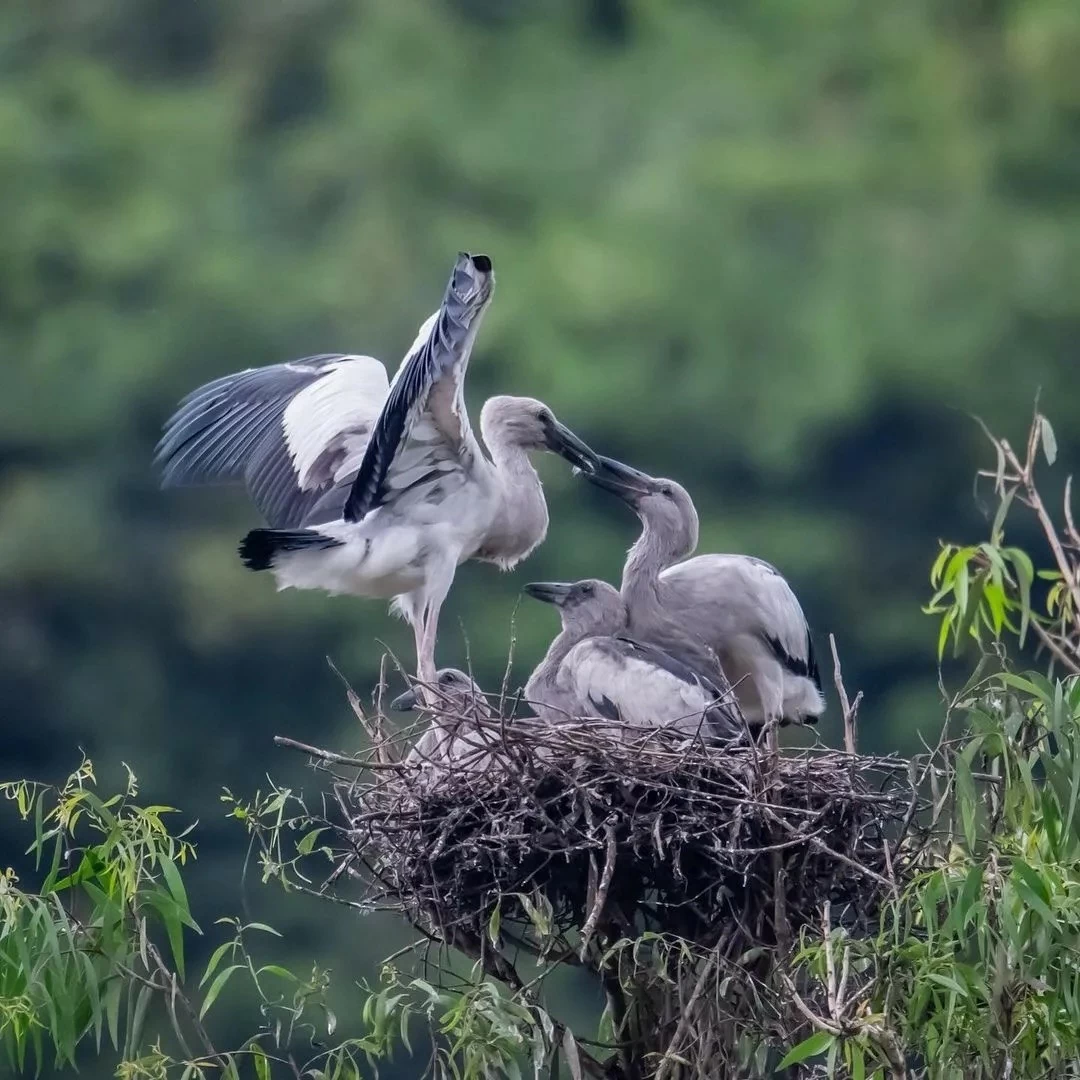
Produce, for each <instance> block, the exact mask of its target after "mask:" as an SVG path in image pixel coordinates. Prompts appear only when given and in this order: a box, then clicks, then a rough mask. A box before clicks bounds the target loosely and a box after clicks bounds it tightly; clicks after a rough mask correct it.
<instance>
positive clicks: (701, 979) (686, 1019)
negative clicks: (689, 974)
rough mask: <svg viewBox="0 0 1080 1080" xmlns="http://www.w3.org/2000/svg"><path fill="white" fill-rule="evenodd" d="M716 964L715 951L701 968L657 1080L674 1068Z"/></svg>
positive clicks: (658, 1072)
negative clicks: (676, 1057)
mask: <svg viewBox="0 0 1080 1080" xmlns="http://www.w3.org/2000/svg"><path fill="white" fill-rule="evenodd" d="M715 963H716V951H715V950H713V951H712V952H710V953H709V955H708V957H707V958H706V960H705V963H704V964H703V965H702V967H701V972H700V974H699V975H698V978H697V982H696V983H695V984H694V989H693V992H692V993H691V994H690V1000H689V1001H688V1002H687V1003H686V1005H685V1006H684V1007H683V1010H682V1017H681V1018H680V1019H679V1026H678V1027H677V1028H676V1029H675V1034H674V1035H673V1036H672V1037H671V1042H670V1043H668V1048H667V1050H666V1052H665V1053H664V1056H663V1058H662V1059H661V1061H660V1065H659V1067H658V1068H657V1070H656V1080H666V1078H667V1076H668V1075H669V1074H670V1072H671V1070H672V1068H673V1067H674V1059H675V1055H676V1054H677V1053H678V1050H679V1047H680V1045H681V1044H682V1041H683V1038H684V1036H685V1035H686V1030H687V1028H688V1027H689V1026H690V1018H691V1016H692V1015H693V1012H694V1008H695V1006H696V1005H697V1003H698V999H699V998H700V997H701V994H702V991H703V990H704V989H705V982H706V980H707V979H708V977H709V975H710V974H711V972H712V969H713V965H714V964H715Z"/></svg>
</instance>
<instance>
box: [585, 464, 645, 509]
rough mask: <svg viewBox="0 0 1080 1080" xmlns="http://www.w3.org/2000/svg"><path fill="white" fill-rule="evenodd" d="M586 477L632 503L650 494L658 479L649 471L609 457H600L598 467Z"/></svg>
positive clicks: (592, 482)
mask: <svg viewBox="0 0 1080 1080" xmlns="http://www.w3.org/2000/svg"><path fill="white" fill-rule="evenodd" d="M585 479H586V480H588V481H589V483H591V484H595V485H596V486H597V487H598V488H603V490H604V491H610V492H611V493H612V494H613V495H618V496H619V498H620V499H624V500H625V501H626V502H630V503H633V502H636V501H637V500H638V499H639V498H641V497H642V496H644V495H648V494H649V493H650V492H651V491H652V490H653V489H654V488H655V486H656V481H655V480H654V479H653V478H652V477H651V476H649V474H648V473H643V472H640V471H639V470H638V469H634V468H631V467H630V466H629V465H624V464H623V463H622V462H621V461H616V460H615V459H614V458H609V457H598V458H597V463H596V469H595V470H594V471H593V472H591V473H586V474H585Z"/></svg>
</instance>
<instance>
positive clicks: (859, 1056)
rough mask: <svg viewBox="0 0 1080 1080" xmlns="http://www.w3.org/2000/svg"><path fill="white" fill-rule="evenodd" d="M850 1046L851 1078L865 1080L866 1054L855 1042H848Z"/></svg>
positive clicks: (852, 1079)
mask: <svg viewBox="0 0 1080 1080" xmlns="http://www.w3.org/2000/svg"><path fill="white" fill-rule="evenodd" d="M848 1045H849V1046H850V1047H851V1080H866V1056H865V1054H864V1053H863V1048H862V1047H861V1046H860V1045H859V1044H858V1043H857V1042H850V1043H849V1044H848Z"/></svg>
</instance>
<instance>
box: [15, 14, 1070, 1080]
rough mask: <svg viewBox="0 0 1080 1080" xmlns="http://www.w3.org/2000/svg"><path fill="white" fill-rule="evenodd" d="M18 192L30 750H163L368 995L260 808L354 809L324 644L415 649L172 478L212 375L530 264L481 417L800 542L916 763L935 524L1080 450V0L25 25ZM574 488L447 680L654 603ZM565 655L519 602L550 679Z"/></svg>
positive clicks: (359, 662) (478, 362)
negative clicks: (267, 832)
mask: <svg viewBox="0 0 1080 1080" xmlns="http://www.w3.org/2000/svg"><path fill="white" fill-rule="evenodd" d="M0 191H2V198H3V205H4V208H5V213H4V225H3V228H2V229H0V354H2V359H0V703H2V715H0V765H2V768H0V773H2V774H3V776H4V777H5V778H7V777H13V776H21V775H29V776H33V777H36V778H42V779H53V778H57V777H59V776H60V775H61V774H63V773H66V772H67V771H68V769H69V768H70V767H72V766H73V765H74V764H75V763H76V761H77V759H78V750H79V748H80V747H82V748H85V750H86V751H87V753H89V754H90V755H91V756H92V757H94V758H95V760H97V761H98V762H99V765H100V768H101V771H102V772H103V773H105V774H106V776H111V775H112V774H114V773H117V772H118V770H119V763H120V761H122V760H123V761H127V762H129V763H130V764H131V765H132V767H133V768H134V769H135V770H136V772H137V773H138V774H139V776H140V778H141V779H142V782H143V791H144V794H145V795H146V797H147V798H148V800H149V801H152V802H171V803H172V804H174V805H177V806H180V807H182V808H183V809H184V811H185V813H186V814H187V815H189V817H198V818H199V819H200V820H201V825H200V832H199V835H200V837H201V845H200V860H199V865H198V868H197V869H196V870H195V871H194V876H193V878H192V880H193V882H194V892H195V894H196V899H195V904H196V907H197V909H198V911H199V913H200V914H201V915H202V916H203V917H204V919H205V920H206V921H207V923H209V920H210V918H212V917H213V916H214V915H216V914H221V913H225V912H231V911H237V910H239V909H240V907H241V905H246V910H247V911H248V913H249V914H250V915H252V917H256V916H258V917H262V918H265V919H267V920H268V921H270V922H273V923H275V924H276V925H278V926H280V927H281V928H282V929H284V930H285V932H286V934H287V940H286V948H287V950H289V951H291V953H292V954H293V956H294V957H308V958H310V957H311V956H313V955H318V957H319V958H320V960H321V961H322V962H324V963H328V964H330V965H331V966H332V967H334V968H335V971H336V972H337V973H338V975H339V976H340V977H341V978H343V979H344V981H345V982H346V984H347V982H348V980H349V979H351V978H354V977H359V976H361V975H365V974H370V973H371V972H372V970H373V967H372V965H373V963H374V961H375V959H376V958H377V957H378V956H380V955H382V954H384V953H385V952H387V951H389V949H390V948H391V947H393V945H394V944H395V943H397V942H398V939H399V938H401V932H400V931H398V930H396V929H395V928H394V927H393V926H389V925H387V923H386V922H385V921H383V922H380V921H378V920H367V921H357V920H356V919H353V918H347V917H344V916H342V917H338V915H337V913H333V914H330V913H328V912H325V911H323V910H320V909H319V908H318V906H317V905H314V906H313V905H312V904H311V903H305V902H303V901H301V900H300V899H298V898H294V897H287V896H283V895H280V894H277V893H270V892H268V890H266V889H263V888H261V887H260V886H259V885H258V882H257V877H258V876H257V874H250V875H249V877H248V880H247V882H246V884H245V885H244V886H243V887H242V886H241V872H240V867H241V862H242V859H243V856H244V851H245V844H246V840H245V837H244V836H243V834H242V832H241V831H240V830H239V829H238V828H236V827H235V826H232V825H230V824H228V823H227V822H225V821H223V818H222V807H221V804H220V803H219V798H218V795H219V791H220V789H221V787H222V785H226V784H227V785H229V786H230V787H231V788H232V789H234V790H236V791H238V792H244V791H252V790H254V789H255V788H256V787H260V786H261V787H263V788H264V789H265V786H266V775H267V773H270V774H272V775H273V776H274V777H275V778H277V779H281V780H283V781H285V780H287V781H289V782H292V783H298V784H306V785H308V786H312V785H313V784H314V783H315V781H314V778H313V777H312V776H311V774H310V773H308V774H305V772H304V770H303V768H302V763H301V762H299V761H295V760H292V759H291V758H289V757H288V756H286V755H284V754H283V752H276V751H275V750H274V749H273V748H272V746H271V741H270V740H271V736H272V735H274V734H276V733H284V734H289V735H292V736H294V737H297V738H301V739H304V740H306V741H311V742H317V743H321V744H324V745H339V746H343V747H345V746H350V745H353V744H354V743H355V742H356V739H357V733H356V730H355V723H354V721H353V720H352V719H351V717H350V714H349V713H348V711H347V709H346V707H345V704H344V701H343V698H342V694H341V690H340V686H339V684H338V683H337V682H336V681H335V679H334V678H333V676H332V675H331V674H330V673H329V671H328V670H327V668H326V665H325V661H324V657H325V656H326V655H327V654H330V655H332V656H333V657H334V658H335V660H336V661H337V663H338V665H339V666H340V667H341V669H342V671H343V672H344V673H345V674H346V675H347V676H348V677H349V678H350V680H351V681H352V682H353V683H354V685H356V686H357V688H358V689H360V690H361V691H362V692H364V693H367V692H369V691H370V688H371V687H372V685H373V683H374V680H375V676H376V672H377V669H378V661H379V656H380V653H381V646H380V644H379V642H380V641H382V642H386V643H387V644H388V645H389V646H391V647H392V648H394V649H395V650H397V651H398V652H399V653H400V654H401V655H402V656H403V657H405V658H407V657H408V656H409V650H410V648H411V636H410V634H409V632H408V630H407V628H406V627H405V626H404V624H402V623H399V622H396V621H393V620H391V619H390V618H389V616H388V615H387V614H386V612H385V610H384V608H383V606H382V605H381V604H380V603H377V602H366V603H365V602H362V601H356V600H349V599H327V598H324V597H321V596H318V595H314V594H306V595H304V594H297V593H283V594H280V595H279V594H277V593H275V591H274V588H273V582H272V581H271V580H269V579H268V578H267V577H266V576H265V575H260V576H256V575H253V574H249V573H247V572H245V571H244V570H243V568H242V567H241V565H240V563H239V561H238V559H237V558H236V554H235V544H236V541H237V540H238V538H239V537H240V536H241V535H243V533H244V532H245V531H246V529H248V528H249V527H251V526H252V525H253V524H255V523H256V517H255V514H254V512H253V510H252V508H251V507H250V505H249V504H248V503H247V502H246V500H245V498H244V496H243V494H242V493H241V492H237V491H227V490H226V491H221V490H205V489H204V490H197V491H190V492H187V491H184V492H175V491H172V492H166V493H162V492H160V491H159V490H158V488H157V482H156V479H155V476H154V475H153V472H152V469H151V467H150V459H151V454H152V449H153V445H154V442H155V440H156V438H157V434H158V432H159V429H160V426H161V424H162V422H163V420H164V419H165V418H166V417H167V416H168V414H169V413H170V411H171V410H172V408H173V407H174V405H175V404H176V402H177V401H178V399H179V398H180V397H181V396H182V395H183V394H185V393H186V392H188V391H189V390H191V389H193V388H194V387H195V386H197V385H198V384H200V383H202V382H204V381H206V380H208V379H210V378H213V377H215V376H217V375H221V374H224V373H226V372H229V371H233V370H236V369H239V368H243V367H248V366H254V365H261V364H267V363H273V362H278V361H282V360H286V359H290V358H292V357H296V356H302V355H308V354H311V353H316V352H323V351H334V350H341V351H360V352H370V353H373V354H374V355H377V356H379V357H381V358H383V359H384V360H385V361H386V362H387V364H388V365H389V366H390V367H391V369H392V368H393V367H394V366H396V364H397V362H398V360H399V358H400V356H401V355H402V353H403V352H404V350H405V348H406V347H407V346H408V345H409V343H410V342H411V341H412V338H413V335H414V333H415V330H416V327H417V325H418V324H419V322H420V321H421V320H422V319H423V318H424V316H426V315H427V314H428V313H429V312H430V311H431V310H433V309H434V307H435V306H436V304H437V302H438V299H439V296H440V295H441V290H442V287H443V283H444V281H445V278H446V276H447V273H448V271H449V267H450V265H451V262H452V260H453V257H454V254H455V253H456V252H457V251H458V250H459V249H462V248H465V249H468V250H471V251H486V252H488V253H489V254H490V255H491V256H492V258H493V260H494V263H495V267H496V273H497V277H498V286H497V291H496V299H495V303H494V306H493V308H492V310H491V312H490V314H489V315H488V317H487V319H486V321H485V326H484V330H483V333H482V335H481V338H480V342H479V345H478V349H477V351H476V353H475V354H474V357H473V362H472V367H471V371H470V379H469V400H470V405H471V407H472V409H473V410H474V415H475V411H476V410H478V408H479V405H480V403H481V402H482V401H483V399H484V397H485V396H487V395H488V394H490V393H495V392H508V393H519V394H530V395H535V396H538V397H541V398H543V399H544V400H545V401H547V402H548V403H549V404H550V405H551V406H552V407H553V408H554V409H555V410H556V412H557V413H558V414H559V416H560V417H561V418H562V419H563V420H564V421H565V422H566V423H568V424H569V425H570V426H571V427H573V428H574V429H575V430H576V431H577V432H578V433H579V434H581V435H582V436H583V437H584V438H586V439H588V440H589V441H590V442H591V443H592V444H593V445H594V446H596V447H597V448H598V449H600V450H602V451H604V452H607V453H610V454H614V455H616V456H618V457H621V458H623V459H625V460H628V461H630V462H632V463H634V464H637V465H639V466H641V467H643V468H645V469H648V470H650V471H652V472H655V473H660V474H667V475H671V476H674V477H676V478H678V479H679V480H680V481H682V482H683V483H684V484H686V485H687V486H688V487H689V488H690V490H691V491H692V493H693V495H694V496H695V498H696V500H697V502H698V506H699V508H700V510H701V514H702V525H703V528H702V541H701V550H702V551H715V550H732V551H745V552H750V553H753V554H756V555H760V556H762V557H764V558H767V559H769V560H771V561H773V562H775V563H776V564H778V565H779V566H780V567H781V569H782V570H783V571H784V572H785V573H786V574H787V575H788V577H789V579H790V580H791V582H792V584H793V585H794V587H795V589H796V591H797V592H798V594H799V595H800V597H801V599H802V601H803V605H804V607H805V609H806V611H807V613H808V615H809V617H810V620H811V623H812V624H813V626H814V628H815V631H816V633H817V641H818V645H819V647H820V649H821V651H822V652H824V651H825V649H826V643H827V639H826V635H827V633H828V632H829V631H833V632H835V633H836V634H837V636H838V638H839V641H840V645H841V651H842V655H843V657H844V660H845V674H846V677H847V682H848V685H849V686H850V687H852V688H856V687H861V688H862V689H864V690H865V691H866V694H867V700H866V704H865V706H864V715H863V740H864V741H863V745H864V746H866V747H868V748H872V749H875V750H898V751H905V750H911V749H913V748H914V747H915V746H916V744H917V738H918V733H919V732H920V730H921V731H922V732H923V733H924V734H925V735H926V736H928V737H929V736H932V735H933V734H934V733H935V728H936V727H937V725H938V724H939V722H940V709H939V708H938V705H937V701H938V691H937V687H936V679H937V672H936V665H935V659H934V644H935V631H934V627H933V626H932V625H931V623H930V621H929V620H928V619H927V618H926V617H925V616H923V615H922V614H921V613H920V610H919V605H920V602H921V601H922V600H923V599H924V598H925V595H926V591H927V590H926V587H925V581H926V572H927V567H928V565H929V562H930V560H931V558H932V557H933V554H934V551H935V549H936V539H937V537H938V536H945V535H949V536H953V537H959V538H968V537H970V536H977V535H978V531H979V529H980V528H982V527H984V526H983V524H982V522H981V519H980V507H979V505H978V501H977V500H975V499H973V498H972V492H971V483H970V478H971V473H972V470H973V469H974V467H975V466H976V464H977V463H980V462H981V461H985V458H986V454H985V452H984V449H983V444H982V442H981V436H980V435H979V433H978V431H977V429H976V428H975V426H974V425H973V424H972V423H971V422H970V421H969V420H968V418H967V415H966V414H967V413H969V412H971V413H978V414H980V415H981V416H983V417H984V418H986V419H987V420H988V421H989V422H990V423H991V424H994V425H997V426H999V427H1003V428H1004V429H1005V430H1006V431H1007V432H1008V433H1009V434H1011V435H1013V436H1014V437H1017V436H1019V435H1020V433H1021V432H1022V430H1023V428H1024V425H1025V424H1026V420H1027V416H1028V414H1029V411H1030V407H1031V404H1032V400H1033V397H1034V394H1035V392H1036V389H1037V388H1038V387H1041V388H1042V393H1043V402H1044V404H1045V406H1046V408H1047V411H1048V412H1049V413H1050V415H1051V417H1052V419H1054V420H1055V422H1056V424H1057V427H1058V435H1059V441H1060V442H1061V444H1062V450H1063V456H1064V457H1066V458H1069V457H1073V458H1075V450H1076V440H1075V438H1074V435H1073V432H1072V430H1071V424H1072V420H1073V417H1074V416H1075V415H1076V411H1077V409H1078V407H1080V378H1078V374H1077V359H1076V356H1075V341H1076V339H1077V335H1078V331H1080V5H1078V4H1076V3H1075V0H1026V2H1020V0H1014V2H1010V0H872V2H871V0H814V2H813V3H807V2H806V0H729V2H727V3H721V2H706V0H697V2H695V0H684V2H679V3H676V2H670V3H668V2H661V0H544V2H541V0H519V2H516V3H515V2H511V0H366V2H359V0H265V2H261V3H249V2H242V0H203V2H200V3H192V2H179V0H36V2H34V3H29V2H23V3H10V4H7V5H4V6H3V8H2V9H0ZM541 467H542V470H543V472H544V476H545V479H546V482H547V490H548V495H549V502H550V505H551V512H552V529H551V533H550V536H549V539H548V541H547V543H546V544H545V545H544V547H543V548H542V549H540V551H539V552H538V553H537V554H536V555H535V556H534V557H533V558H532V559H531V560H530V561H529V563H528V564H527V565H526V566H525V567H523V568H521V569H519V570H518V571H517V572H515V573H513V574H511V575H505V576H502V575H499V574H498V573H497V572H496V571H495V570H494V569H492V568H490V567H483V566H473V567H466V568H464V569H463V571H462V572H461V574H460V575H459V577H458V583H457V585H456V587H455V589H454V591H453V593H452V594H451V597H450V601H449V603H448V605H447V607H446V608H445V609H444V614H443V622H442V637H441V644H440V654H439V656H440V662H441V663H444V664H449V663H454V664H459V665H460V664H464V662H465V660H466V656H467V655H468V656H469V657H470V658H471V663H472V666H473V668H474V670H475V671H476V672H477V674H478V676H479V677H480V679H481V681H482V682H483V683H484V684H485V685H487V686H489V687H494V686H496V685H497V683H498V681H499V679H500V678H501V675H502V671H503V667H504V665H505V662H506V655H507V648H508V643H509V640H510V624H511V617H512V613H513V611H514V605H515V602H516V599H517V597H518V595H519V591H520V587H521V584H522V583H523V582H525V581H529V580H535V579H540V578H552V577H558V578H564V579H567V578H573V577H579V576H585V575H600V576H606V577H609V578H615V577H616V576H617V574H618V571H619V567H620V565H621V561H622V555H623V552H624V550H625V548H626V547H627V546H628V544H629V543H630V542H631V541H632V539H633V536H634V535H635V531H636V526H635V522H634V521H633V520H632V518H631V517H630V516H629V515H628V513H627V512H626V511H625V510H624V508H622V507H621V506H619V505H617V504H615V503H614V502H613V501H612V500H610V499H605V497H604V496H602V495H600V494H599V493H596V492H594V491H592V490H590V489H588V488H587V486H586V485H583V484H581V483H580V482H578V481H575V480H574V479H573V478H572V477H571V476H569V474H568V472H567V470H566V468H565V466H563V465H562V463H560V462H557V461H550V460H545V461H544V462H543V463H542V465H541ZM553 630H554V617H553V613H551V612H549V611H547V610H542V609H540V608H539V607H536V608H535V609H534V608H530V607H529V606H528V605H527V604H525V605H523V606H522V607H521V608H520V609H519V611H518V614H517V618H516V628H515V633H516V639H517V644H516V660H517V662H516V666H515V671H514V675H515V685H516V684H519V683H521V682H523V681H524V679H525V677H526V675H527V672H528V670H529V666H530V664H531V663H533V662H535V660H536V659H537V658H538V657H539V655H540V654H541V652H542V650H543V648H544V647H545V645H546V642H547V640H548V639H549V638H550V636H551V634H552V632H553ZM829 692H830V703H831V710H830V715H829V716H828V717H827V718H826V719H827V722H826V723H824V724H823V725H822V736H823V737H824V738H825V739H826V740H835V739H836V736H837V729H836V724H835V702H834V701H833V699H832V693H831V687H830V688H829ZM11 818H12V816H11V815H10V814H7V815H4V816H2V817H0V850H2V851H3V852H4V858H5V859H7V861H10V859H11V858H13V857H14V853H15V850H16V848H17V847H19V846H21V844H22V840H23V835H22V834H21V833H20V832H19V831H18V829H17V828H16V827H15V825H14V823H13V821H12V819H11ZM9 853H10V855H9ZM0 861H3V860H0ZM211 938H212V941H214V940H217V939H216V938H214V937H213V935H211ZM401 940H404V939H403V938H401ZM347 1020H348V1018H347V1017H343V1019H342V1022H343V1025H344V1024H345V1023H347ZM230 1022H233V1023H235V1024H236V1025H237V1026H238V1030H239V1027H240V1026H242V1024H243V1023H245V1022H246V1021H244V1020H243V1018H242V1017H239V1016H238V1015H237V1016H235V1017H233V1019H232V1020H231V1021H230ZM414 1073H415V1069H414V1068H413V1067H411V1066H409V1065H403V1066H402V1067H401V1071H400V1073H399V1074H398V1075H400V1076H402V1077H407V1076H410V1075H413V1074H414ZM388 1075H390V1074H388Z"/></svg>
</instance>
